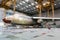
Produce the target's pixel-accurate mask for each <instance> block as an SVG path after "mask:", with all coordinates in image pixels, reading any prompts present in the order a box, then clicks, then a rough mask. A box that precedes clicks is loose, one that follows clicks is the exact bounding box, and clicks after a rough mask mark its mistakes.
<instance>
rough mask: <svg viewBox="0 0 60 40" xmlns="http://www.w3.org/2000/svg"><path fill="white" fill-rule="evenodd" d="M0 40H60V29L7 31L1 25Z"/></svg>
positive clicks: (9, 29) (10, 28)
mask: <svg viewBox="0 0 60 40" xmlns="http://www.w3.org/2000/svg"><path fill="white" fill-rule="evenodd" d="M0 40H60V28H52V29H51V30H48V29H47V28H39V29H13V27H9V28H8V29H6V28H3V27H2V25H0Z"/></svg>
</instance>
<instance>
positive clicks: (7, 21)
mask: <svg viewBox="0 0 60 40" xmlns="http://www.w3.org/2000/svg"><path fill="white" fill-rule="evenodd" d="M3 22H5V23H11V20H7V19H6V18H4V19H3Z"/></svg>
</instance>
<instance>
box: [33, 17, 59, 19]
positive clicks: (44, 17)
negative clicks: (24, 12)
mask: <svg viewBox="0 0 60 40" xmlns="http://www.w3.org/2000/svg"><path fill="white" fill-rule="evenodd" d="M33 19H60V18H58V17H33Z"/></svg>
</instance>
